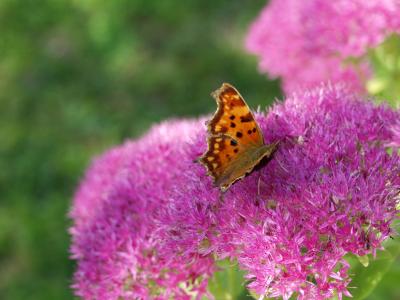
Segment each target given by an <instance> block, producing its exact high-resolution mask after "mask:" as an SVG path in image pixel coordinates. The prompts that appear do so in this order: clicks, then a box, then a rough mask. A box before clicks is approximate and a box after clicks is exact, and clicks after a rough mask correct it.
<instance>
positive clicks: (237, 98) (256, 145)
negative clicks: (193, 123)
mask: <svg viewBox="0 0 400 300" xmlns="http://www.w3.org/2000/svg"><path fill="white" fill-rule="evenodd" d="M211 95H212V96H213V97H214V98H215V100H216V101H217V104H218V109H217V111H216V113H215V114H214V116H213V118H212V119H211V120H210V121H209V122H208V123H207V129H208V134H209V135H208V139H207V143H208V149H207V151H206V152H205V153H204V154H203V155H202V156H201V157H200V158H199V162H200V163H202V164H203V165H204V166H205V167H206V168H207V170H208V173H207V174H208V175H210V176H211V177H212V178H213V181H214V185H215V186H218V187H219V188H220V189H221V191H222V192H225V191H226V190H227V189H228V188H229V187H230V186H231V185H232V184H233V183H234V182H235V181H237V180H239V179H242V178H243V177H245V176H246V174H248V173H250V172H251V171H252V170H253V169H254V167H255V166H256V165H258V164H259V163H260V161H261V160H262V159H263V158H265V157H267V158H268V157H270V156H271V155H272V154H273V152H274V151H275V150H276V148H277V143H273V144H269V145H266V144H265V143H264V138H263V135H262V132H261V130H260V127H259V126H258V124H257V123H256V121H255V119H254V116H253V114H252V112H251V111H250V108H249V107H248V105H247V104H246V102H245V101H244V99H243V97H242V96H241V95H240V94H239V92H238V91H237V90H236V89H235V88H234V87H233V86H231V85H230V84H228V83H224V84H222V86H221V88H219V89H218V90H216V91H215V92H213V93H212V94H211Z"/></svg>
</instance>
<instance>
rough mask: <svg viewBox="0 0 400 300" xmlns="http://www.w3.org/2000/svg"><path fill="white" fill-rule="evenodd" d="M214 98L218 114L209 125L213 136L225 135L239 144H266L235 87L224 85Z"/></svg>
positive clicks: (213, 94) (214, 94) (215, 93)
mask: <svg viewBox="0 0 400 300" xmlns="http://www.w3.org/2000/svg"><path fill="white" fill-rule="evenodd" d="M212 96H213V97H214V98H215V99H216V101H217V104H218V109H217V112H216V113H215V115H214V117H213V118H212V119H211V121H210V122H209V123H208V131H209V132H210V133H211V134H212V135H218V134H225V135H228V136H230V137H232V138H233V139H235V140H237V142H238V143H239V144H255V145H262V144H264V140H263V136H262V133H261V130H260V129H259V127H258V125H257V123H256V121H255V119H254V116H253V114H252V112H251V111H250V108H249V107H248V106H247V104H246V102H245V101H244V99H243V97H242V96H241V95H240V94H239V92H238V91H237V90H236V89H235V88H234V87H233V86H231V85H230V84H227V83H224V84H223V85H222V87H221V88H220V89H218V90H216V91H215V92H214V93H212Z"/></svg>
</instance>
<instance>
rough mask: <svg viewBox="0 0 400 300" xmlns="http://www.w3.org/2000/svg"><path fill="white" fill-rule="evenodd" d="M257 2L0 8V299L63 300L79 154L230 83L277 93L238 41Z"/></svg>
mask: <svg viewBox="0 0 400 300" xmlns="http://www.w3.org/2000/svg"><path fill="white" fill-rule="evenodd" d="M264 4H265V2H264V1H261V0H259V1H251V2H250V1H249V2H247V3H244V2H243V1H239V0H236V1H232V0H230V1H228V0H226V1H202V0H197V1H178V0H175V1H144V0H134V1H131V0H129V1H128V0H122V1H100V0H87V1H80V0H75V1H67V0H42V1H34V0H25V1H17V0H2V1H1V2H0V37H1V38H0V53H1V55H0V114H1V118H0V141H1V142H0V168H1V170H2V171H1V172H0V192H1V195H2V199H1V201H0V270H1V274H0V298H1V299H40V300H44V299H60V300H61V299H71V298H72V297H73V296H72V293H71V290H70V288H69V285H70V284H71V278H72V273H73V269H74V265H73V262H72V261H70V260H69V259H68V255H69V254H68V247H69V236H68V233H67V228H68V226H69V224H70V221H69V220H68V218H67V213H68V208H69V206H70V200H71V198H72V196H73V193H74V189H75V188H76V186H77V184H78V182H79V179H80V177H81V176H82V175H83V172H84V170H85V168H86V167H87V165H88V163H89V161H90V158H91V157H92V156H93V155H96V154H99V153H101V152H102V151H104V149H106V148H109V147H112V146H113V145H116V144H119V143H121V142H122V141H123V140H125V139H127V138H132V137H137V136H139V135H140V134H142V133H143V132H144V131H145V130H147V129H148V128H149V127H150V126H151V124H153V123H154V122H158V121H161V120H163V119H166V118H172V117H183V116H185V117H186V116H187V117H190V116H197V115H199V114H206V113H210V112H212V111H213V110H214V109H215V101H214V100H213V99H212V98H211V97H210V92H211V91H212V90H214V89H216V88H217V87H219V86H220V84H221V83H222V82H224V81H227V82H231V83H232V84H234V85H236V86H237V87H238V88H239V89H240V90H241V91H242V93H243V95H244V96H245V97H246V99H248V101H249V103H250V105H252V106H253V107H255V106H256V104H260V105H262V106H266V105H267V104H268V103H270V102H271V101H272V100H273V98H274V97H275V96H279V88H278V84H277V83H273V82H267V81H266V80H265V78H264V77H263V76H262V75H259V74H258V73H257V67H256V59H255V58H253V57H250V56H249V55H247V54H245V52H244V51H243V49H242V47H243V46H242V45H243V36H244V34H245V32H246V30H247V27H248V24H249V23H250V21H251V20H252V19H253V18H254V17H255V16H256V15H257V13H258V11H259V10H260V9H261V7H262V6H263V5H264Z"/></svg>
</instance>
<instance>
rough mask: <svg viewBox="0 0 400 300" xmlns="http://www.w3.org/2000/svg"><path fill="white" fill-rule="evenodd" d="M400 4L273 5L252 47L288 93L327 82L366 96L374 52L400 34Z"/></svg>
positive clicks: (276, 1)
mask: <svg viewBox="0 0 400 300" xmlns="http://www.w3.org/2000/svg"><path fill="white" fill-rule="evenodd" d="M399 14H400V3H399V1H397V0H385V1H380V0H371V1H363V0H355V1H349V0H338V1H324V0H306V1H298V0H272V1H270V2H269V4H268V5H267V6H266V7H265V8H264V9H263V11H262V12H261V14H260V16H259V17H258V18H257V19H256V21H255V22H254V23H253V24H252V26H251V28H250V31H249V33H248V36H247V40H246V47H247V49H248V50H249V51H250V52H251V53H254V54H256V55H257V56H259V59H260V63H259V68H260V70H261V71H262V72H265V73H268V74H269V75H270V76H271V77H272V78H276V77H281V78H282V81H283V88H284V90H285V91H286V92H290V91H294V90H297V89H299V88H304V87H312V86H314V85H318V84H320V83H321V82H324V81H331V82H340V81H342V82H346V84H347V85H348V86H349V87H351V88H353V89H354V90H356V91H363V90H364V86H365V81H366V80H367V79H368V78H369V77H371V72H372V71H371V68H370V62H369V61H368V59H367V57H366V54H367V52H368V50H369V49H371V48H374V47H375V46H377V45H378V44H380V43H382V42H383V41H384V40H385V38H386V37H388V36H389V35H390V34H391V33H395V32H397V33H399V32H400V21H399V18H398V16H399Z"/></svg>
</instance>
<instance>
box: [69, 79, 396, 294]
mask: <svg viewBox="0 0 400 300" xmlns="http://www.w3.org/2000/svg"><path fill="white" fill-rule="evenodd" d="M399 117H400V116H399V113H398V112H395V111H393V110H392V109H390V108H388V107H387V106H385V105H380V106H375V105H374V104H373V103H372V102H369V101H365V99H360V98H359V97H358V96H354V95H353V94H352V93H349V92H348V91H346V90H345V89H343V88H338V87H330V86H321V87H319V88H317V89H314V90H312V91H311V92H305V93H302V94H298V95H294V96H292V97H290V98H288V99H287V100H286V101H285V102H283V103H279V104H276V105H275V106H274V107H273V108H272V109H270V110H269V111H268V112H265V113H260V114H258V115H257V120H258V122H259V124H260V127H261V129H262V131H263V133H264V136H265V141H266V142H272V141H277V140H280V141H281V143H280V146H279V149H278V150H277V152H276V153H275V155H274V157H273V158H272V160H271V161H270V162H269V164H268V165H266V166H265V167H262V168H260V169H259V170H256V171H254V172H253V173H252V174H251V175H249V176H248V177H246V178H245V179H243V180H241V181H239V182H237V183H236V184H235V185H234V186H232V187H231V188H230V189H229V190H228V191H227V192H226V193H225V194H224V195H223V197H222V198H221V196H220V193H219V191H218V190H217V189H215V188H213V186H212V183H211V179H210V178H209V177H208V176H207V175H206V172H205V169H204V167H203V166H201V165H199V164H196V163H194V162H193V161H194V160H195V159H196V158H197V157H198V156H199V155H200V154H201V153H202V152H204V150H205V149H206V128H205V126H204V120H203V119H202V120H192V121H190V120H184V121H180V122H177V121H172V122H166V123H163V124H161V125H159V126H156V127H154V128H153V129H152V130H151V131H150V133H148V134H147V135H145V136H144V137H143V138H141V139H139V140H137V141H133V142H128V143H126V144H124V145H123V146H121V147H118V148H115V149H114V150H111V151H109V152H107V153H106V154H104V155H103V156H101V157H100V158H98V159H97V160H95V161H94V162H93V164H92V166H91V167H90V168H89V170H88V172H87V174H86V176H85V178H84V179H83V181H82V183H81V186H80V187H79V189H78V191H77V193H76V196H75V198H74V202H73V207H72V211H71V217H72V219H73V221H74V224H73V226H72V228H71V234H72V238H73V241H72V250H71V252H72V255H73V258H74V259H75V260H76V261H77V271H76V273H75V279H74V289H75V291H76V294H77V295H78V296H81V297H82V298H84V299H100V300H101V299H171V298H173V299H192V298H195V299H200V298H201V297H202V296H204V295H206V296H208V297H212V296H211V295H209V294H208V292H207V281H208V278H209V277H210V276H212V274H213V272H214V271H215V266H214V261H215V260H216V259H217V260H219V259H224V258H229V259H231V260H235V261H238V263H239V266H240V268H242V269H244V270H245V271H246V279H247V281H248V287H249V288H250V289H251V290H253V291H254V292H256V293H257V294H259V295H266V296H268V297H279V296H281V297H283V299H289V297H291V296H292V295H293V294H294V293H295V295H297V298H298V299H326V298H329V297H332V296H333V295H335V294H337V295H339V298H341V297H342V295H350V293H349V291H348V285H349V283H350V281H351V278H350V277H349V274H348V267H349V266H348V263H347V262H346V261H345V259H344V255H345V254H347V253H354V254H357V255H364V254H367V253H375V252H376V251H377V250H378V249H382V242H383V241H384V240H385V239H387V238H388V237H389V235H391V234H392V229H391V227H390V224H391V222H392V221H393V220H394V219H395V218H396V212H397V211H396V204H397V202H398V195H399V192H400V176H399V174H400V157H399V156H398V154H397V152H396V151H393V153H392V154H389V153H388V151H386V150H387V148H386V147H387V146H388V145H390V146H392V147H399V146H400V144H399V136H400V134H399V130H398V128H397V127H398V126H397V127H396V126H393V124H397V123H396V120H399Z"/></svg>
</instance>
